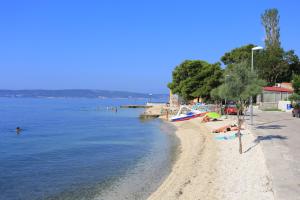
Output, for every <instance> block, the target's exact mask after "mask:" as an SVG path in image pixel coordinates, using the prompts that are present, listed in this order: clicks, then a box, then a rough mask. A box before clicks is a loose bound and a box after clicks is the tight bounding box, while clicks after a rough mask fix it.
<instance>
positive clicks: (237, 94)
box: [211, 61, 265, 153]
mask: <svg viewBox="0 0 300 200" xmlns="http://www.w3.org/2000/svg"><path fill="white" fill-rule="evenodd" d="M248 65H249V64H248V63H247V62H246V61H243V62H241V63H237V64H233V65H232V66H231V67H230V68H227V69H226V70H225V77H226V81H225V82H224V83H223V84H222V85H220V86H219V87H218V88H215V89H214V90H212V91H211V95H212V96H213V97H215V98H216V96H219V97H220V98H221V99H228V100H234V101H235V102H236V105H237V108H238V114H237V118H238V127H239V131H238V137H239V152H240V153H242V139H241V133H240V129H241V125H242V121H243V120H242V117H244V115H243V116H241V115H240V113H245V110H246V108H247V107H248V105H249V99H250V97H252V96H255V95H257V94H259V93H261V90H262V86H263V85H264V84H265V83H264V81H263V80H261V79H259V78H258V75H257V74H256V73H255V72H251V71H250V69H249V66H248Z"/></svg>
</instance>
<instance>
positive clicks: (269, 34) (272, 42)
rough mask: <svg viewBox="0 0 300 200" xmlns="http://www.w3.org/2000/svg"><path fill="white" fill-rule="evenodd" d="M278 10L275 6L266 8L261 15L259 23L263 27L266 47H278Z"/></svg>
mask: <svg viewBox="0 0 300 200" xmlns="http://www.w3.org/2000/svg"><path fill="white" fill-rule="evenodd" d="M279 18H280V17H279V12H278V10H277V9H276V8H272V9H267V10H265V12H264V13H263V14H262V15H261V23H262V25H263V26H264V28H265V33H266V36H265V45H266V48H267V49H268V48H280V27H279Z"/></svg>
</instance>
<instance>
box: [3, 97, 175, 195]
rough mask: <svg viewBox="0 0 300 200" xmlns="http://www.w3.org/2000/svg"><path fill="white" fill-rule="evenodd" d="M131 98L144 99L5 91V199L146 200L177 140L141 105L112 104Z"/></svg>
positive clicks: (162, 174)
mask: <svg viewBox="0 0 300 200" xmlns="http://www.w3.org/2000/svg"><path fill="white" fill-rule="evenodd" d="M127 103H144V102H143V100H131V101H130V100H126V99H29V98H28V99H26V98H24V99H23V98H16V99H13V98H11V99H9V98H0V199H1V200H2V199H3V200H34V199H72V200H73V199H74V200H76V199H145V198H146V197H147V195H149V194H150V193H151V192H152V191H153V190H155V188H156V187H157V186H158V185H159V184H160V183H161V181H162V180H163V178H164V177H165V176H166V175H167V174H168V173H169V171H170V168H171V160H172V156H171V155H172V152H173V150H172V149H173V148H175V146H176V139H174V137H173V136H172V134H170V133H169V131H170V130H171V129H170V127H167V125H166V124H164V123H162V122H161V121H160V120H151V121H145V122H143V121H140V120H139V118H138V115H139V114H140V113H141V112H142V111H143V110H142V109H118V111H117V112H113V111H111V110H107V109H106V107H107V106H118V105H121V104H127ZM17 126H19V127H21V128H22V129H23V130H22V131H21V133H20V134H16V132H15V128H16V127H17Z"/></svg>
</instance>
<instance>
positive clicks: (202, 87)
mask: <svg viewBox="0 0 300 200" xmlns="http://www.w3.org/2000/svg"><path fill="white" fill-rule="evenodd" d="M222 74H223V72H222V69H221V66H220V63H215V64H209V63H207V62H205V61H201V60H186V61H184V62H183V63H181V64H180V65H178V66H176V67H175V69H174V71H173V73H172V82H171V83H169V84H168V87H169V88H170V89H171V90H172V92H173V93H174V94H178V95H180V96H181V97H182V98H183V99H184V100H186V101H188V100H192V99H194V98H200V97H201V98H205V99H210V91H211V90H212V89H213V88H215V87H217V86H219V85H220V84H221V82H220V79H221V77H222Z"/></svg>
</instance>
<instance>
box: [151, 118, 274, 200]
mask: <svg viewBox="0 0 300 200" xmlns="http://www.w3.org/2000/svg"><path fill="white" fill-rule="evenodd" d="M200 120H201V119H199V118H197V119H193V120H189V121H183V122H177V123H173V124H174V125H175V126H176V127H177V131H176V136H177V137H178V138H179V139H180V153H179V156H178V159H177V161H176V162H175V164H174V166H173V168H172V171H171V173H170V174H169V176H168V177H167V178H166V179H165V181H164V182H163V183H162V185H161V186H160V187H159V188H158V189H157V190H156V191H155V192H154V193H153V194H152V195H151V196H150V197H149V198H148V200H162V199H163V200H169V199H170V200H171V199H184V200H195V199H196V200H198V199H205V200H210V199H222V200H224V199H225V200H226V199H228V200H229V199H230V200H235V199H239V200H240V199H243V200H247V199H249V200H250V199H256V200H272V199H274V197H273V196H274V195H273V192H272V183H271V182H270V179H269V173H268V171H267V168H266V165H265V159H264V156H263V153H262V151H261V147H260V145H259V144H257V143H255V142H254V140H255V138H254V136H253V135H252V134H251V133H250V132H249V131H248V130H243V131H242V133H243V134H244V135H243V145H244V152H245V153H243V154H242V155H240V154H239V153H238V140H237V139H234V140H225V141H218V140H216V139H215V136H216V134H212V133H211V130H212V129H214V128H217V127H220V126H222V125H225V124H229V123H232V122H233V121H232V120H231V121H230V120H228V119H226V120H225V119H224V120H222V121H216V122H209V123H205V124H202V123H200ZM226 134H232V133H226ZM218 135H220V134H218Z"/></svg>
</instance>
